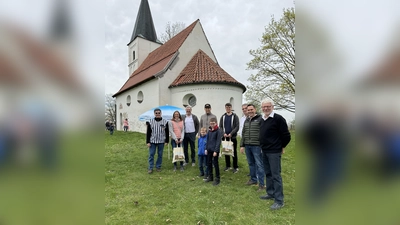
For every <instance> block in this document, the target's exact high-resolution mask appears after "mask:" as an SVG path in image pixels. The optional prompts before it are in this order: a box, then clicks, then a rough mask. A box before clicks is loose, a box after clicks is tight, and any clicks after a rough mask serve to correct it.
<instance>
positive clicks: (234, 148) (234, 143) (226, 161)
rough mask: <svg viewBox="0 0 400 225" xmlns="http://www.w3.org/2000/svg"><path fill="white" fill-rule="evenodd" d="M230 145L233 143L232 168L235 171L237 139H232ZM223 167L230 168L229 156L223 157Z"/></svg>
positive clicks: (236, 166)
mask: <svg viewBox="0 0 400 225" xmlns="http://www.w3.org/2000/svg"><path fill="white" fill-rule="evenodd" d="M226 140H227V141H230V138H226ZM232 143H233V155H234V157H233V168H234V169H237V168H238V155H237V139H236V138H232ZM225 166H226V167H231V156H229V155H225Z"/></svg>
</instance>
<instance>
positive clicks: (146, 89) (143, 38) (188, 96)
mask: <svg viewBox="0 0 400 225" xmlns="http://www.w3.org/2000/svg"><path fill="white" fill-rule="evenodd" d="M128 62H129V63H128V67H129V77H128V79H127V81H126V82H125V83H124V84H123V85H122V87H121V88H120V90H119V91H118V92H117V93H115V94H114V95H113V97H115V98H116V115H117V118H116V119H117V121H116V125H117V126H116V128H117V129H118V130H122V129H123V125H122V124H123V120H125V118H128V121H129V124H130V128H129V130H130V131H139V132H144V131H145V123H144V122H143V121H139V116H140V115H141V114H142V113H144V112H146V111H148V110H149V109H151V108H154V107H157V106H162V105H173V106H178V107H181V108H185V107H186V106H187V105H190V106H192V113H193V114H195V115H197V116H198V117H199V119H200V116H201V115H203V114H204V113H205V112H204V105H205V104H206V103H209V104H211V107H212V113H213V114H215V115H216V116H217V118H218V119H219V118H220V117H221V115H222V114H223V113H225V104H226V103H228V102H230V103H231V104H232V109H233V110H234V112H236V113H238V116H239V117H240V116H241V105H242V95H243V93H244V92H245V91H246V87H245V86H244V85H243V84H241V83H240V82H238V81H237V80H235V79H234V78H233V77H232V76H230V75H229V74H228V73H227V72H226V71H224V70H223V69H222V68H221V67H220V66H219V64H218V61H217V58H216V56H215V55H214V52H213V50H212V49H211V46H210V43H209V42H208V39H207V37H206V35H205V33H204V30H203V27H202V25H201V23H200V20H196V21H194V22H193V23H192V24H190V25H189V26H188V27H186V28H185V29H184V30H182V31H181V32H180V33H178V34H177V35H176V36H174V37H173V38H172V39H170V40H169V41H167V42H166V43H164V44H162V43H161V42H160V41H159V40H158V39H157V35H156V31H155V28H154V24H153V19H152V16H151V12H150V8H149V4H148V1H147V0H142V1H141V4H140V7H139V11H138V14H137V17H136V23H135V27H134V30H133V33H132V37H131V40H130V41H129V43H128Z"/></svg>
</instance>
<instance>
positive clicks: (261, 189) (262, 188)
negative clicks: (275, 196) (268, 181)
mask: <svg viewBox="0 0 400 225" xmlns="http://www.w3.org/2000/svg"><path fill="white" fill-rule="evenodd" d="M260 191H265V186H259V187H258V190H257V192H260Z"/></svg>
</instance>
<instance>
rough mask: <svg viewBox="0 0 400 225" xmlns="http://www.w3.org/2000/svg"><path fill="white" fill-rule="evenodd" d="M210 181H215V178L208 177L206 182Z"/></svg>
mask: <svg viewBox="0 0 400 225" xmlns="http://www.w3.org/2000/svg"><path fill="white" fill-rule="evenodd" d="M210 181H214V179H213V178H212V177H207V179H206V180H205V181H204V182H210Z"/></svg>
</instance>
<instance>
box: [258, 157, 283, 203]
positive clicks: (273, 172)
mask: <svg viewBox="0 0 400 225" xmlns="http://www.w3.org/2000/svg"><path fill="white" fill-rule="evenodd" d="M281 155H282V153H263V154H262V157H263V161H264V170H265V176H266V180H265V181H266V183H267V188H266V189H267V190H266V191H267V194H268V195H271V196H273V197H274V199H275V202H276V203H279V204H282V203H283V184H282V177H281Z"/></svg>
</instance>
